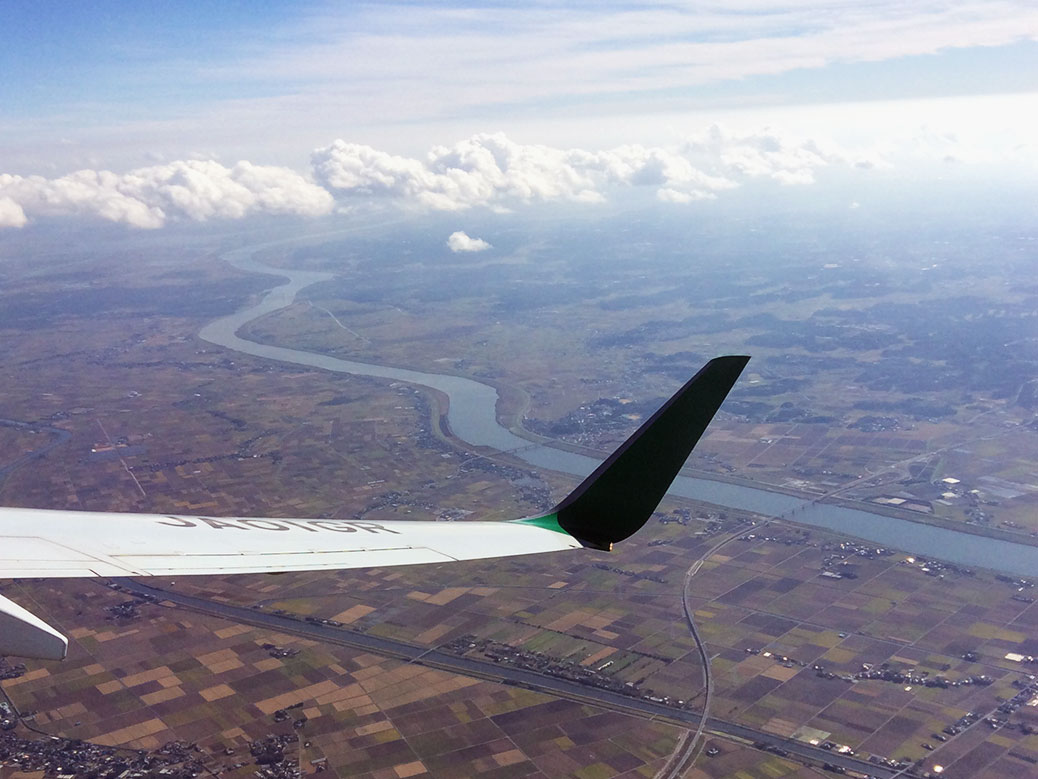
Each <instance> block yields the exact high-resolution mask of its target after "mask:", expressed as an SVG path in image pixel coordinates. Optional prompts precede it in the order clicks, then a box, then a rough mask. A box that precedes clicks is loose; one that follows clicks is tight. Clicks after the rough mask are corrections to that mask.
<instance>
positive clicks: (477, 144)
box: [0, 126, 886, 251]
mask: <svg viewBox="0 0 1038 779" xmlns="http://www.w3.org/2000/svg"><path fill="white" fill-rule="evenodd" d="M885 164H886V163H885V162H884V160H883V159H882V158H880V157H878V156H876V155H871V156H869V155H863V154H851V153H849V152H846V151H844V150H841V149H839V148H837V147H835V146H832V145H830V144H826V143H823V142H820V141H815V140H810V139H793V138H790V137H787V136H784V135H782V134H780V133H778V132H776V131H773V130H763V131H760V132H756V133H744V134H737V133H731V132H728V131H726V130H724V129H723V128H721V127H718V126H712V127H710V128H708V129H707V130H706V131H704V132H702V133H699V134H697V135H695V136H692V137H690V138H688V139H687V141H686V142H684V143H682V144H680V145H676V146H643V145H640V144H626V145H623V146H617V147H615V148H612V149H606V150H588V149H580V148H559V147H554V146H547V145H542V144H521V143H517V142H515V141H513V140H511V139H510V138H508V137H507V136H506V135H504V134H502V133H496V134H480V135H474V136H472V137H470V138H467V139H465V140H462V141H459V142H457V143H455V144H453V145H450V146H435V147H433V148H432V149H431V150H430V151H429V152H428V154H426V155H425V157H424V158H422V159H419V158H415V157H406V156H401V155H396V154H391V153H389V152H386V151H382V150H379V149H375V148H373V147H371V146H365V145H362V144H357V143H347V142H346V141H342V140H337V141H335V142H334V143H332V144H330V145H328V146H325V147H322V148H319V149H317V150H315V151H314V152H313V153H312V155H311V171H310V173H311V178H309V179H308V178H307V177H305V176H303V175H302V174H300V173H298V172H295V171H292V170H289V169H288V168H282V167H275V166H268V165H257V164H254V163H251V162H245V161H242V162H238V163H237V164H235V165H233V166H231V167H226V166H224V165H222V164H220V163H218V162H215V161H213V160H179V161H174V162H167V163H162V164H156V165H152V166H149V167H143V168H137V169H135V170H131V171H129V172H128V173H113V172H112V171H108V170H79V171H76V172H74V173H70V174H68V175H65V176H61V177H59V178H44V177H42V176H18V175H11V174H0V227H20V226H22V225H24V224H26V223H27V221H29V220H31V219H32V218H34V217H37V216H62V215H69V216H81V217H82V216H87V217H94V218H99V219H106V220H109V221H112V222H118V223H122V224H126V225H130V226H133V227H139V228H157V227H161V226H162V225H164V224H166V223H167V222H169V221H171V220H172V221H177V220H192V221H207V220H212V219H240V218H242V217H245V216H249V215H254V214H295V215H303V216H316V215H321V214H327V213H329V212H331V211H332V210H333V209H334V208H335V207H336V201H338V204H339V207H340V208H341V209H347V208H350V207H352V206H353V205H355V204H363V203H367V204H372V203H377V202H379V201H381V202H383V203H390V204H392V205H394V206H398V207H403V208H410V209H419V210H433V211H462V210H465V209H469V208H474V207H483V208H488V209H491V210H493V211H495V212H498V213H506V212H508V211H511V210H514V209H516V208H519V207H521V206H524V205H529V204H533V203H547V202H560V201H563V202H565V201H568V202H573V203H589V204H593V203H601V202H604V201H606V200H608V199H609V197H610V196H611V195H613V194H615V192H616V191H617V190H619V189H642V190H645V191H648V192H650V193H652V194H654V195H655V197H656V198H657V199H658V200H660V201H662V202H666V203H675V204H689V203H695V202H699V201H705V200H713V199H715V198H717V197H720V196H722V195H723V194H724V193H725V192H726V191H728V190H733V189H736V188H738V187H740V186H743V185H744V184H745V183H746V182H748V181H751V180H754V179H763V180H771V181H774V182H777V183H779V184H783V185H806V184H811V183H812V182H814V181H815V177H816V174H817V173H818V172H819V171H820V170H822V169H824V168H826V167H830V166H843V167H876V166H880V165H885ZM456 235H457V234H456ZM462 235H464V234H462ZM466 238H467V236H466ZM459 241H460V239H457V240H454V237H453V236H452V243H451V244H450V245H451V248H452V249H455V246H459V247H461V246H463V242H461V243H459ZM473 246H475V243H473V244H471V245H469V246H467V247H466V248H458V249H455V251H472V250H473V248H472V247H473ZM481 248H485V247H481Z"/></svg>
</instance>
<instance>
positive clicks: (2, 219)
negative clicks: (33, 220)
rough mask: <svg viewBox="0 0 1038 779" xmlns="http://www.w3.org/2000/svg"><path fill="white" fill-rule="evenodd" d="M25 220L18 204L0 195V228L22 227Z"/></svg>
mask: <svg viewBox="0 0 1038 779" xmlns="http://www.w3.org/2000/svg"><path fill="white" fill-rule="evenodd" d="M27 221H28V219H27V218H26V216H25V212H24V211H23V210H22V207H21V206H20V205H18V204H17V203H15V202H14V201H13V200H11V198H9V197H0V228H3V227H22V226H23V225H24V224H25V223H26V222H27Z"/></svg>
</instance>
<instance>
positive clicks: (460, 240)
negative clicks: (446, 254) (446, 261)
mask: <svg viewBox="0 0 1038 779" xmlns="http://www.w3.org/2000/svg"><path fill="white" fill-rule="evenodd" d="M447 246H448V247H450V250H451V251H452V252H455V253H457V252H482V251H486V250H487V249H489V248H490V244H489V243H487V242H486V241H484V240H483V239H482V238H470V237H469V236H468V235H467V234H466V233H465V232H463V231H462V230H458V231H456V232H453V233H451V234H450V237H448V238H447Z"/></svg>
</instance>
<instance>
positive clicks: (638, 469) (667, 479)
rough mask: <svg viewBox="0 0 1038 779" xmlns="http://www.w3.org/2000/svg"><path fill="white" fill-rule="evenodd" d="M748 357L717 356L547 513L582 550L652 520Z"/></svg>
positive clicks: (597, 546)
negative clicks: (579, 544) (550, 514)
mask: <svg viewBox="0 0 1038 779" xmlns="http://www.w3.org/2000/svg"><path fill="white" fill-rule="evenodd" d="M749 359H750V358H749V357H744V356H738V357H736V356H732V357H717V358H715V359H713V360H711V361H710V362H708V363H707V364H706V365H704V366H703V367H702V368H701V369H700V371H699V373H697V374H696V375H695V376H693V377H692V378H691V379H690V380H689V382H688V383H687V384H686V385H685V386H684V387H682V388H681V389H680V390H678V391H677V392H676V393H675V394H674V396H673V397H672V398H671V399H670V400H668V401H667V402H666V403H664V404H663V406H662V407H661V408H660V409H659V411H657V412H656V413H655V414H653V415H652V416H651V417H649V419H648V420H646V421H645V423H644V424H643V425H642V426H641V427H640V428H638V430H637V431H636V432H635V433H634V434H633V435H632V436H631V437H630V438H628V439H627V440H626V441H624V442H623V444H621V445H620V447H619V448H618V449H617V450H616V451H615V452H613V453H612V454H611V455H609V457H608V458H607V459H606V460H605V462H603V463H602V464H601V465H600V466H598V468H596V469H595V472H594V473H592V474H591V475H590V476H588V477H587V478H586V479H584V481H583V482H582V483H581V484H580V486H579V487H577V488H576V489H575V490H573V492H571V493H570V494H569V495H568V496H567V497H566V498H565V499H564V500H563V501H562V502H561V503H560V504H559V505H558V506H556V507H555V508H554V509H553V513H555V514H556V515H557V520H558V523H559V525H561V526H562V528H563V529H564V530H565V531H566V532H567V533H569V534H570V535H571V536H573V537H574V538H576V539H577V540H578V541H580V542H581V543H582V544H583V545H584V546H588V547H592V548H594V549H609V548H611V547H612V545H613V543H615V542H617V541H622V540H623V539H625V538H627V537H628V536H630V535H632V534H633V533H634V532H635V531H637V530H638V529H639V528H640V527H641V526H642V525H644V524H645V523H646V521H648V519H649V517H650V516H652V512H654V511H655V510H656V507H657V506H658V505H659V504H660V501H661V500H663V496H664V494H666V492H667V490H668V489H669V488H670V485H671V482H673V481H674V477H676V476H677V475H678V471H680V470H681V467H682V466H683V465H684V464H685V460H687V459H688V456H689V455H690V454H691V453H692V449H693V448H694V447H695V445H696V444H697V443H698V442H699V439H700V437H702V435H703V432H704V431H705V430H706V426H707V425H708V424H710V420H711V419H713V418H714V414H716V413H717V409H718V408H720V406H721V403H722V402H723V401H724V399H725V397H727V395H728V392H729V390H731V388H732V386H733V385H734V384H735V382H736V380H737V379H738V378H739V374H741V373H742V369H743V368H744V367H745V366H746V363H747V362H748V361H749Z"/></svg>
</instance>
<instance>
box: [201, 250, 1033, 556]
mask: <svg viewBox="0 0 1038 779" xmlns="http://www.w3.org/2000/svg"><path fill="white" fill-rule="evenodd" d="M277 243H278V244H286V243H288V242H277ZM267 245H274V244H267ZM257 248H261V247H256V246H251V247H246V248H242V249H234V250H232V251H229V252H226V253H225V254H224V255H223V259H224V260H225V261H227V262H229V263H230V264H232V265H234V266H235V267H236V268H239V269H240V270H243V271H247V272H252V273H263V274H268V275H273V276H280V277H283V278H285V279H287V281H286V282H285V283H284V284H281V285H279V286H277V287H274V288H273V289H271V290H270V291H269V292H268V293H267V294H266V295H265V296H264V297H263V298H262V300H260V302H259V303H257V304H256V305H254V306H251V307H249V308H246V309H243V310H241V311H238V312H236V313H234V314H231V315H230V316H225V317H222V318H220V319H217V320H215V321H213V322H210V323H209V324H208V325H206V326H205V327H204V328H202V330H201V332H200V333H199V336H200V337H201V338H202V339H203V340H205V341H208V342H209V343H212V344H216V345H217V346H222V347H224V348H227V349H232V350H234V351H238V352H242V353H244V354H250V355H252V356H254V357H263V358H266V359H270V360H278V361H280V362H285V363H293V364H296V365H306V366H310V367H313V368H321V369H323V370H328V371H334V372H337V373H348V374H352V375H356V376H370V377H374V378H380V379H390V380H393V381H403V382H408V383H410V384H419V385H422V386H425V387H432V388H433V389H436V390H439V391H440V392H443V393H444V394H445V395H447V396H448V397H449V398H450V409H449V411H448V414H447V420H448V424H449V425H450V429H451V432H452V433H453V434H454V435H455V436H457V437H458V438H460V439H461V440H462V441H465V442H466V443H468V444H470V445H472V446H483V447H489V448H492V449H497V450H500V451H509V452H512V454H513V455H514V456H515V457H518V458H520V459H522V460H524V461H526V462H527V463H529V464H530V465H533V466H535V467H537V468H545V469H549V470H554V471H559V472H562V473H569V474H573V475H575V476H580V477H583V476H585V475H587V474H589V473H591V471H593V470H594V469H595V467H596V466H597V465H598V464H599V461H598V460H596V459H593V458H591V457H585V456H584V455H579V454H574V453H572V452H566V451H563V450H560V449H555V448H553V447H551V446H546V445H539V444H533V443H531V442H530V441H529V440H527V439H525V438H520V437H519V436H517V435H515V434H514V433H512V432H511V431H510V430H508V429H506V428H504V427H502V426H501V425H500V424H498V421H497V414H496V409H497V399H498V397H497V390H496V389H494V388H493V387H491V386H489V385H486V384H481V383H480V382H477V381H474V380H472V379H466V378H462V377H459V376H447V375H442V374H436V373H423V372H421V371H412V370H407V369H405V368H392V367H387V366H382V365H372V364H369V363H362V362H354V361H352V360H342V359H339V358H336V357H330V356H327V355H322V354H315V353H312V352H304V351H300V350H298V349H288V348H285V347H282V346H267V345H264V344H259V343H255V342H254V341H247V340H245V339H244V338H240V337H239V336H238V334H237V333H238V330H239V329H240V328H241V327H242V326H243V325H245V324H246V323H247V322H251V321H252V320H254V319H258V318H259V317H261V316H264V315H266V314H269V313H272V312H274V311H277V310H279V309H282V308H285V307H286V306H288V305H290V304H291V303H292V302H293V300H295V297H296V295H297V294H298V293H299V292H300V291H301V290H303V289H304V288H306V287H308V286H310V285H311V284H316V283H317V282H320V281H326V280H328V279H331V278H332V277H333V276H334V274H332V273H322V272H315V271H299V270H287V269H284V268H275V267H271V266H269V265H264V264H263V263H261V262H259V261H257V260H255V259H253V254H254V253H255V252H256V250H257ZM670 491H671V493H672V494H675V495H681V496H683V497H686V498H694V499H696V500H702V501H706V502H708V503H713V504H715V505H717V506H720V507H725V508H732V509H743V510H746V511H753V512H756V513H760V514H763V515H766V516H782V517H787V518H790V519H793V520H795V521H796V522H798V523H801V524H805V525H813V526H815V527H822V528H828V529H829V530H834V531H837V532H839V533H843V534H846V535H849V536H855V537H857V538H861V539H865V540H867V541H870V542H873V543H875V544H877V545H880V546H886V547H891V548H894V549H902V550H905V551H907V552H911V553H915V554H919V555H925V556H928V557H935V558H939V559H942V560H946V561H948V562H952V563H957V564H959V565H965V566H978V567H984V568H991V569H994V570H1000V571H1004V572H1007V573H1013V574H1017V575H1022V576H1036V575H1038V547H1035V546H1028V545H1026V544H1016V543H1012V542H1009V541H1003V540H999V539H994V538H987V537H985V536H977V535H973V534H969V533H961V532H957V531H954V530H948V529H945V528H940V527H935V526H933V525H925V524H922V523H919V522H911V521H907V520H902V519H896V518H894V517H888V516H883V515H881V514H873V513H871V512H868V511H862V510H860V509H852V508H846V507H843V506H836V505H832V504H826V503H814V502H810V501H804V500H803V499H801V498H797V497H793V496H790V495H786V494H783V493H780V492H772V491H770V490H767V489H764V488H761V487H748V486H744V485H739V484H729V483H727V482H720V481H712V480H709V479H698V478H690V477H687V476H679V477H678V478H677V479H676V480H675V482H674V485H673V487H671V490H670Z"/></svg>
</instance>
